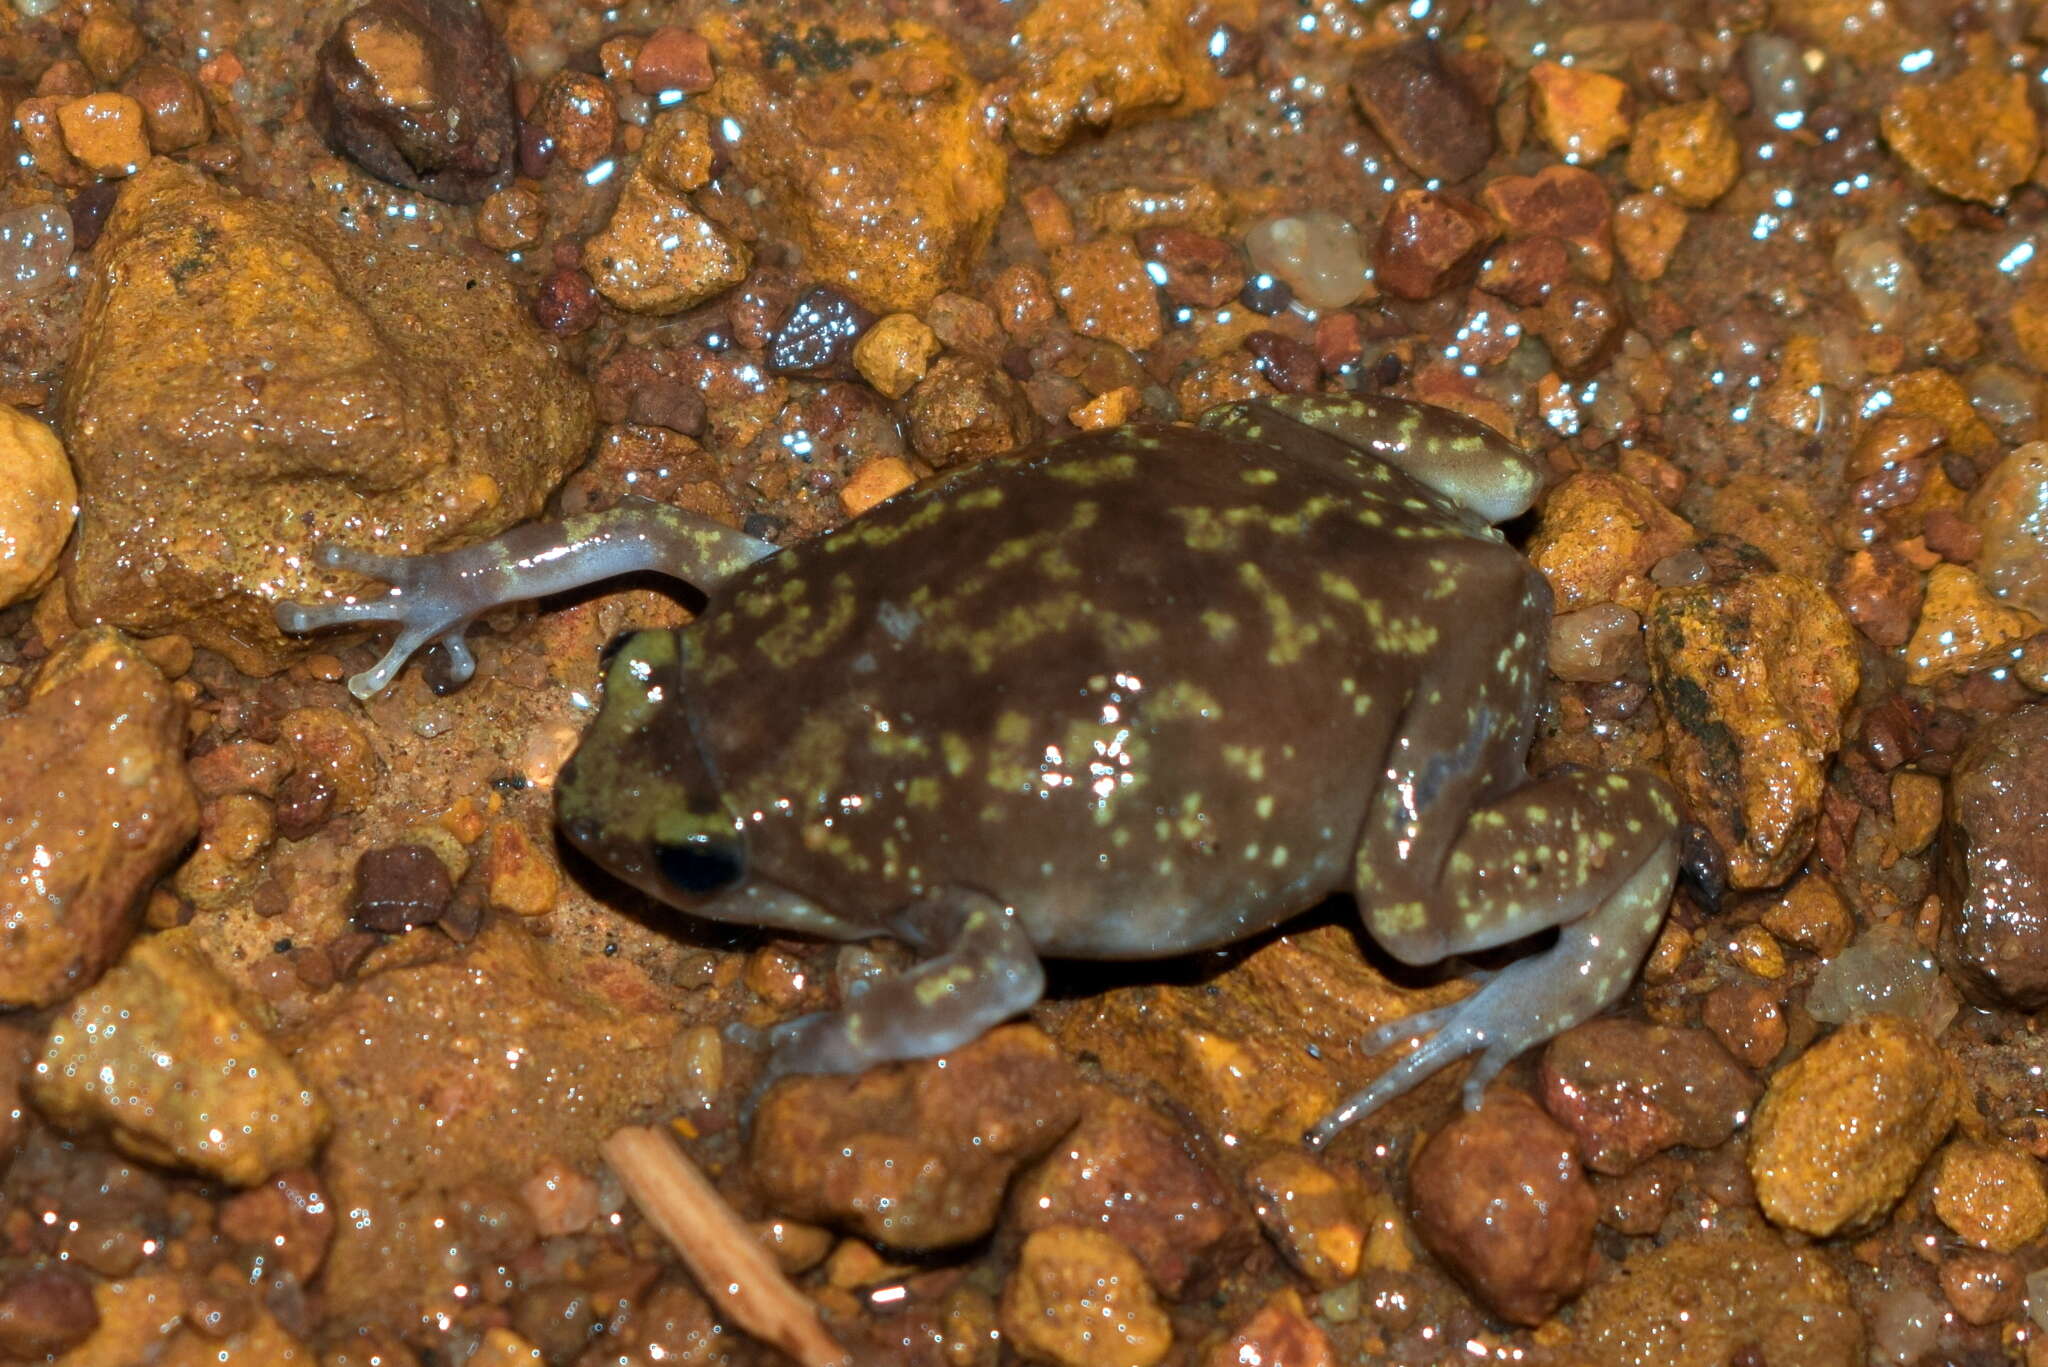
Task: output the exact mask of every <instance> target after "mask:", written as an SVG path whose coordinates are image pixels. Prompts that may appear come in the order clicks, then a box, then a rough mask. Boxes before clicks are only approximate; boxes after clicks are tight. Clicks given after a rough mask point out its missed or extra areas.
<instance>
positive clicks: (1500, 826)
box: [1310, 770, 1678, 1143]
mask: <svg viewBox="0 0 2048 1367" xmlns="http://www.w3.org/2000/svg"><path fill="white" fill-rule="evenodd" d="M1677 851H1678V840H1677V807H1676V804H1675V800H1674V798H1673V797H1672V794H1671V790H1670V789H1669V787H1667V786H1666V785H1665V783H1664V781H1663V780H1662V779H1660V778H1658V777H1656V776H1655V775H1654V774H1650V773H1647V772H1644V771H1642V770H1633V771H1630V772H1627V773H1611V774H1573V775H1570V776H1567V777H1561V778H1556V779H1551V780H1548V781H1546V782H1543V783H1536V784H1531V785H1530V786H1528V787H1526V788H1523V789H1521V790H1519V791H1518V792H1515V793H1512V794H1510V795H1509V796H1507V797H1506V798H1503V799H1502V800H1500V801H1499V802H1496V803H1493V804H1490V805H1488V806H1486V807H1483V808H1481V809H1480V810H1479V811H1477V812H1475V813H1473V815H1472V818H1471V820H1470V821H1468V822H1467V823H1466V826H1465V828H1464V831H1463V832H1462V833H1461V835H1460V836H1459V838H1458V839H1457V841H1456V842H1454V843H1453V845H1452V847H1451V850H1450V855H1449V859H1448V860H1447V861H1446V864H1445V869H1444V874H1443V880H1442V885H1441V887H1440V888H1439V890H1438V896H1437V898H1436V902H1435V905H1436V908H1437V910H1438V913H1439V919H1440V921H1441V924H1440V925H1438V926H1434V927H1431V926H1422V925H1417V926H1413V927H1409V928H1406V929H1408V930H1412V932H1413V933H1412V934H1407V935H1406V936H1405V938H1404V935H1403V933H1402V931H1401V929H1400V928H1396V930H1395V932H1394V934H1393V938H1394V939H1395V940H1396V941H1398V942H1399V944H1398V947H1396V946H1395V945H1391V944H1390V945H1389V948H1390V949H1394V951H1395V952H1396V953H1402V954H1404V956H1406V955H1417V956H1419V955H1423V954H1436V955H1441V954H1456V953H1461V952H1465V951H1468V950H1477V949H1484V948H1488V947H1490V946H1493V945H1498V944H1504V943H1506V942H1508V941H1511V940H1516V939H1520V938H1521V937H1522V936H1524V935H1526V934H1529V933H1530V932H1532V931H1535V930H1539V929H1541V928H1543V927H1545V926H1549V925H1562V926H1563V931H1562V933H1561V934H1560V935H1559V936H1558V938H1557V943H1556V944H1555V945H1553V946H1552V947H1551V948H1549V949H1548V950H1545V951H1544V952H1542V953H1540V954H1532V955H1530V956H1528V957H1527V958H1523V959H1519V960H1517V961H1516V962H1514V963H1512V964H1510V965H1509V966H1508V967H1506V968H1504V969H1502V970H1501V971H1500V972H1499V973H1496V974H1494V975H1493V976H1492V978H1491V979H1489V980H1488V981H1487V982H1486V984H1485V986H1483V987H1482V988H1480V990H1479V991H1478V992H1476V993H1474V994H1473V995H1472V996H1470V997H1467V998H1466V999H1465V1000H1463V1001H1461V1002H1456V1003H1453V1004H1452V1005H1450V1006H1446V1007H1440V1008H1438V1009H1437V1010H1435V1011H1430V1012H1425V1013H1423V1014H1422V1015H1420V1016H1413V1017H1409V1018H1408V1019H1406V1020H1400V1021H1395V1022H1392V1023H1391V1024H1390V1025H1389V1026H1387V1027H1384V1028H1383V1029H1382V1031H1381V1032H1379V1034H1378V1036H1377V1037H1375V1038H1369V1039H1367V1040H1365V1041H1362V1042H1361V1048H1362V1049H1363V1050H1364V1051H1366V1052H1368V1053H1371V1052H1377V1051H1378V1050H1380V1049H1382V1048H1384V1047H1386V1046H1387V1045H1389V1044H1392V1043H1394V1042H1395V1041H1396V1040H1397V1039H1401V1038H1409V1037H1416V1038H1419V1037H1422V1036H1427V1038H1426V1039H1425V1040H1424V1042H1423V1043H1422V1044H1421V1045H1420V1047H1418V1048H1417V1049H1416V1050H1415V1051H1414V1052H1413V1053H1410V1054H1408V1055H1407V1056H1406V1057H1404V1058H1402V1059H1401V1060H1400V1061H1399V1062H1397V1063H1395V1064H1394V1065H1393V1066H1392V1067H1391V1068H1388V1069H1387V1070H1386V1071H1385V1072H1383V1073H1381V1074H1380V1075H1379V1077H1377V1078H1375V1079H1374V1080H1373V1082H1372V1084H1371V1085H1370V1086H1369V1087H1367V1088H1366V1089H1365V1090H1363V1091H1361V1092H1359V1093H1357V1094H1356V1095H1354V1096H1352V1097H1350V1098H1349V1099H1347V1100H1346V1101H1345V1102H1344V1103H1343V1104H1342V1105H1340V1106H1339V1107H1337V1109H1335V1110H1333V1111H1332V1112H1331V1113H1330V1114H1329V1115H1328V1116H1326V1117H1324V1119H1323V1121H1322V1122H1321V1123H1320V1124H1319V1125H1318V1126H1317V1127H1316V1129H1315V1130H1314V1131H1313V1132H1312V1134H1311V1136H1310V1138H1311V1139H1312V1140H1313V1141H1315V1142H1317V1143H1321V1142H1325V1141H1327V1140H1328V1139H1330V1138H1331V1137H1332V1136H1333V1135H1335V1134H1336V1133H1337V1132H1338V1131H1339V1130H1341V1129H1343V1128H1344V1127H1345V1126H1346V1125H1348V1124H1350V1123H1351V1122H1352V1121H1354V1120H1356V1119H1358V1118H1359V1117H1360V1116H1363V1115H1366V1114H1369V1113H1370V1112H1372V1111H1373V1110H1376V1109H1377V1108H1378V1107H1379V1106H1381V1105H1382V1104H1384V1103H1385V1102H1387V1101H1389V1100H1391V1099H1392V1098H1394V1097H1397V1096H1399V1095H1401V1093H1403V1092H1405V1091H1407V1090H1408V1089H1409V1088H1411V1087H1413V1086H1414V1085H1415V1084H1416V1083H1418V1082H1420V1081H1421V1080H1422V1079H1424V1078H1426V1077H1428V1076H1429V1075H1430V1074H1432V1073H1434V1072H1436V1071H1437V1070H1438V1069H1439V1068H1442V1067H1444V1066H1445V1065H1447V1064H1449V1063H1452V1062H1454V1061H1456V1060H1458V1059H1461V1058H1465V1057H1467V1056H1469V1055H1473V1054H1477V1055H1478V1056H1479V1058H1478V1061H1477V1062H1476V1063H1475V1064H1474V1065H1473V1067H1472V1070H1471V1071H1470V1072H1469V1073H1467V1074H1466V1077H1465V1104H1466V1105H1467V1106H1476V1105H1478V1104H1479V1100H1480V1097H1481V1095H1482V1094H1483V1093H1484V1091H1485V1089H1486V1084H1487V1083H1488V1082H1490V1081H1492V1079H1493V1078H1494V1076H1495V1075H1496V1074H1498V1073H1499V1072H1500V1070H1501V1069H1502V1068H1503V1067H1505V1066H1506V1065H1507V1064H1508V1063H1509V1062H1510V1061H1511V1060H1512V1059H1514V1058H1515V1056H1516V1055H1518V1054H1520V1053H1522V1052H1523V1051H1524V1050H1527V1049H1531V1048H1534V1047H1535V1046H1536V1045H1538V1044H1541V1043H1543V1042H1544V1041H1546V1040H1548V1039H1551V1038H1553V1037H1555V1036H1556V1035H1558V1034H1560V1033H1562V1032H1563V1031H1565V1030H1568V1029H1570V1028H1571V1027H1572V1026H1574V1025H1577V1024H1578V1023H1579V1022H1580V1021H1582V1020H1585V1019H1587V1018H1588V1017H1590V1016H1592V1015H1594V1014H1595V1013H1596V1012H1598V1011H1600V1010H1601V1009H1603V1008H1604V1007H1606V1006H1608V1005H1610V1004H1611V1003H1612V1002H1613V1001H1614V1000H1615V999H1616V998H1618V997H1619V996H1620V995H1621V994H1622V992H1623V991H1625V990H1626V989H1627V987H1628V984H1629V981H1630V979H1631V978H1633V977H1634V975H1635V970H1636V967H1637V965H1639V964H1640V963H1641V962H1642V959H1643V955H1644V954H1645V953H1646V952H1647V951H1648V949H1649V947H1650V942H1651V940H1652V939H1653V938H1654V937H1655V936H1656V934H1657V928H1658V926H1659V925H1661V924H1662V923H1663V920H1664V911H1665V907H1666V905H1667V903H1668V902H1669V901H1670V898H1671V885H1672V882H1673V881H1674V879H1675V878H1676V877H1677V873H1678V853H1677ZM1417 905H1420V904H1417ZM1388 933H1389V932H1388V931H1384V930H1382V929H1381V925H1380V923H1379V922H1378V921H1377V920H1376V921H1375V922H1374V925H1373V935H1374V938H1375V939H1379V938H1381V937H1382V936H1383V935H1385V934H1388Z"/></svg>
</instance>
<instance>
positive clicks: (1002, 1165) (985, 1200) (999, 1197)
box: [747, 1025, 1136, 1266]
mask: <svg viewBox="0 0 2048 1367" xmlns="http://www.w3.org/2000/svg"><path fill="white" fill-rule="evenodd" d="M1079 1114H1080V1088H1079V1083H1078V1079H1077V1078H1076V1077H1075V1075H1074V1070H1073V1065H1072V1064H1071V1063H1069V1062H1068V1061H1067V1060H1066V1058H1065V1057H1064V1056H1063V1055H1062V1054H1061V1053H1060V1052H1059V1050H1058V1049H1056V1048H1055V1047H1054V1046H1053V1044H1052V1041H1051V1040H1050V1039H1048V1038H1047V1037H1046V1036H1045V1034H1044V1033H1043V1032H1041V1031H1040V1030H1039V1029H1038V1028H1037V1027H1036V1026H1031V1025H1007V1026H1003V1027H1001V1028H999V1029H997V1030H994V1031H991V1032H990V1033H989V1034H986V1035H984V1036H982V1037H981V1038H980V1039H978V1040H976V1041H974V1042H973V1043H972V1044H968V1045H965V1046H963V1047H961V1048H959V1049H956V1050H954V1051H953V1052H952V1053H950V1054H948V1055H946V1056H945V1058H943V1059H941V1060H924V1059H920V1060H917V1061H914V1062H907V1063H901V1064H896V1065H892V1066H890V1067H886V1068H874V1069H870V1070H869V1071H867V1072H866V1073H862V1074H859V1075H858V1076H854V1077H794V1078H786V1079H784V1080H783V1081H781V1082H779V1083H777V1084H776V1085H775V1088H774V1090H772V1091H770V1092H769V1093H768V1095H767V1096H766V1097H765V1098H763V1100H762V1102H761V1107H760V1111H759V1113H758V1115H757V1116H756V1117H755V1120H754V1126H753V1130H752V1132H751V1133H750V1135H749V1136H748V1141H747V1143H748V1161H749V1164H750V1166H751V1168H752V1172H753V1180H754V1183H755V1184H756V1186H757V1187H758V1189H759V1190H760V1191H761V1192H762V1194H763V1195H764V1196H765V1197H767V1198H768V1200H769V1202H770V1204H771V1208H772V1209H774V1210H776V1211H778V1212H780V1213H783V1214H786V1215H792V1216H795V1217H796V1218H798V1219H801V1220H807V1221H811V1222H813V1223H817V1224H835V1225H838V1226H840V1227H842V1228H846V1229H850V1230H852V1231H854V1232H857V1233H858V1234H860V1235H861V1236H863V1237H865V1238H867V1239H871V1240H873V1241H874V1242H876V1243H878V1244H881V1245H884V1246H886V1247H889V1248H901V1249H930V1248H943V1247H947V1246H950V1245H955V1244H960V1243H964V1242H967V1241H969V1240H973V1239H978V1238H980V1237H982V1236H983V1235H984V1234H986V1233H988V1231H989V1230H990V1229H991V1228H993V1227H994V1225H995V1223H996V1217H997V1215H998V1214H999V1213H1000V1211H1001V1209H1002V1202H1003V1196H1004V1193H1005V1191H1006V1189H1007V1188H1008V1186H1009V1184H1010V1178H1011V1175H1012V1174H1013V1173H1014V1172H1015V1171H1016V1170H1017V1169H1018V1168H1019V1167H1020V1166H1021V1165H1023V1164H1024V1163H1027V1162H1029V1161H1030V1160H1032V1159H1035V1158H1037V1157H1038V1156H1039V1155H1040V1154H1042V1153H1044V1152H1045V1151H1046V1150H1048V1149H1049V1148H1051V1147H1052V1146H1053V1144H1054V1143H1055V1142H1056V1141H1057V1140H1058V1139H1059V1138H1060V1136H1061V1135H1062V1134H1064V1133H1065V1132H1066V1131H1067V1130H1068V1129H1070V1128H1071V1127H1072V1125H1073V1123H1074V1121H1075V1119H1076V1118H1077V1117H1078V1115H1079ZM1039 1233H1040V1234H1042V1233H1044V1231H1040V1232H1039ZM1033 1237H1034V1238H1036V1237H1038V1235H1033ZM1124 1256H1126V1257H1129V1256H1130V1255H1129V1254H1125V1255H1124ZM1133 1265H1134V1266H1135V1265H1136V1264H1135V1262H1134V1264H1133Z"/></svg>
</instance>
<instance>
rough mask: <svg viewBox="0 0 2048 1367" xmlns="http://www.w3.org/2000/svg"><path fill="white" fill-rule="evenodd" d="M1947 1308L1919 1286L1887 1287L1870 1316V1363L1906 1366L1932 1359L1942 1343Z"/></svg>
mask: <svg viewBox="0 0 2048 1367" xmlns="http://www.w3.org/2000/svg"><path fill="white" fill-rule="evenodd" d="M1948 1319H1949V1316H1948V1314H1947V1311H1946V1308H1945V1307H1944V1306H1943V1305H1942V1304H1941V1303H1940V1302H1939V1301H1937V1300H1935V1299H1934V1297H1933V1296H1931V1295H1929V1294H1928V1293H1927V1292H1925V1291H1923V1290H1921V1289H1920V1288H1919V1287H1917V1286H1904V1285H1901V1286H1893V1287H1888V1288H1886V1290H1885V1292H1884V1294H1882V1295H1881V1296H1879V1297H1878V1298H1877V1310H1876V1313H1875V1314H1873V1315H1872V1316H1871V1317H1870V1361H1871V1362H1872V1363H1873V1364H1879V1365H1880V1367H1905V1365H1906V1364H1907V1363H1912V1362H1920V1361H1923V1360H1925V1359H1926V1358H1928V1357H1930V1356H1933V1355H1934V1354H1935V1353H1936V1351H1937V1349H1938V1347H1939V1345H1940V1342H1941V1330H1942V1326H1943V1324H1945V1323H1946V1322H1947V1321H1948Z"/></svg>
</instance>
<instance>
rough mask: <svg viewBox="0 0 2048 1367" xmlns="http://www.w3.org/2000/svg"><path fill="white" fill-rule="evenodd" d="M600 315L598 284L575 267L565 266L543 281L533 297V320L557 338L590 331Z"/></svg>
mask: <svg viewBox="0 0 2048 1367" xmlns="http://www.w3.org/2000/svg"><path fill="white" fill-rule="evenodd" d="M597 315H598V303H597V287H596V286H594V285H592V284H591V283H590V277H589V276H587V275H585V274H584V273H583V272H582V271H580V270H577V269H575V268H574V267H564V268H563V269H561V270H558V271H556V272H555V273H554V274H552V275H550V276H548V277H547V278H546V279H545V280H542V281H541V282H540V289H539V290H538V291H537V292H536V293H535V294H534V296H533V320H534V321H535V322H536V323H539V324H540V325H541V326H542V327H543V328H545V329H546V330H547V331H549V332H552V333H554V334H555V335H556V336H557V337H575V336H578V335H579V334H581V333H585V332H588V331H590V329H591V328H592V327H593V326H595V325H596V323H597Z"/></svg>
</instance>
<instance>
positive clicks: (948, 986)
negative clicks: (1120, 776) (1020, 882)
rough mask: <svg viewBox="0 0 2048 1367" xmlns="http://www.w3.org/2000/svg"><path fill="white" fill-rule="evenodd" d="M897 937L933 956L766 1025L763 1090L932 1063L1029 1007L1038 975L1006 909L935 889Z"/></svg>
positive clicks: (904, 919)
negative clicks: (886, 1066)
mask: <svg viewBox="0 0 2048 1367" xmlns="http://www.w3.org/2000/svg"><path fill="white" fill-rule="evenodd" d="M894 929H895V931H896V933H897V934H899V935H900V936H902V938H904V939H905V940H908V941H909V942H910V943H912V944H913V945H916V946H917V947H918V948H920V949H930V950H937V951H938V952H937V953H936V954H934V956H933V957H931V958H928V959H926V960H925V961H924V962H922V963H920V964H917V965H915V966H914V967H911V968H908V969H905V970H904V971H903V972H901V973H897V974H892V975H890V976H888V977H884V978H877V979H872V980H870V981H869V982H868V983H867V984H866V987H865V990H863V991H861V992H859V993H858V994H857V995H855V996H853V997H852V998H851V999H850V1000H849V1001H848V1002H847V1003H846V1004H845V1005H843V1006H841V1007H840V1008H839V1009H838V1010H837V1011H821V1012H818V1013H816V1014H815V1015H809V1016H802V1017H799V1018H798V1019H796V1020H793V1021H789V1022H787V1023H785V1024H783V1025H780V1026H778V1027H776V1029H775V1031H774V1033H773V1035H772V1036H771V1038H772V1040H773V1042H774V1044H775V1053H774V1055H773V1056H772V1057H771V1058H770V1059H769V1060H768V1071H767V1076H766V1078H765V1079H764V1080H763V1086H764V1087H765V1086H766V1085H767V1084H768V1083H770V1082H773V1081H775V1080H776V1079H778V1078H783V1077H788V1076H790V1075H792V1074H797V1073H858V1072H861V1071H863V1070H865V1069H868V1068H872V1067H874V1066H875V1065H876V1064H880V1063H893V1062H896V1061H898V1060H900V1059H914V1058H936V1057H937V1056H939V1055H940V1054H944V1053H948V1052H950V1051H952V1050H954V1049H957V1048H959V1047H960V1046H961V1045H963V1044H967V1043H970V1042H972V1041H973V1040H975V1039H977V1038H979V1037H980V1036H981V1034H982V1033H983V1032H984V1031H986V1030H988V1029H989V1028H990V1027H992V1026H995V1025H999V1024H1001V1023H1002V1022H1003V1021H1005V1020H1008V1019H1009V1018H1010V1017H1011V1016H1014V1015H1016V1014H1017V1013H1018V1012H1020V1011H1023V1010H1025V1009H1027V1008H1028V1007H1030V1006H1031V1005H1032V1003H1034V1002H1036V1001H1037V1000H1038V999H1039V997H1040V996H1041V995H1043V993H1044V992H1045V969H1044V968H1043V966H1041V965H1040V963H1039V962H1038V952H1037V951H1036V950H1035V949H1033V948H1032V947H1031V941H1030V939H1029V938H1028V937H1027V936H1026V935H1025V933H1024V928H1023V927H1022V926H1021V925H1019V924H1018V923H1017V917H1016V915H1015V913H1014V912H1012V911H1011V910H1010V909H1009V908H1008V907H1005V906H1003V905H1002V904H1001V903H999V902H997V901H996V900H995V899H993V898H991V897H987V896H985V895H983V894H981V893H978V892H971V891H968V890H966V889H959V888H955V889H947V890H944V891H941V892H938V893H935V894H934V895H933V896H931V897H930V898H927V899H926V900H925V901H923V902H920V903H918V904H917V905H916V906H914V907H912V908H910V909H909V910H908V911H906V912H905V913H904V915H902V916H901V917H898V918H897V921H896V924H895V926H894Z"/></svg>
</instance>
